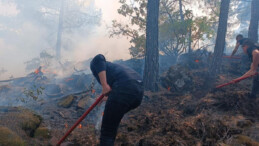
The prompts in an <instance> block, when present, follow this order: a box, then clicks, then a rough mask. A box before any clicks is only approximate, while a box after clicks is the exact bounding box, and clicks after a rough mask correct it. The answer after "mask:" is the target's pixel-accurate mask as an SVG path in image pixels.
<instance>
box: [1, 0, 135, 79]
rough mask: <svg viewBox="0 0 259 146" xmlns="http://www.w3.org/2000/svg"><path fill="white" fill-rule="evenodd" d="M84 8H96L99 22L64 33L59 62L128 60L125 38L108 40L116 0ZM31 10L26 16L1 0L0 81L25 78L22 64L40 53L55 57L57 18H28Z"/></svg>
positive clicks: (18, 9) (35, 16) (115, 11)
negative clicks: (101, 56)
mask: <svg viewBox="0 0 259 146" xmlns="http://www.w3.org/2000/svg"><path fill="white" fill-rule="evenodd" d="M82 1H83V0H81V1H79V2H82ZM35 3H36V2H35ZM35 3H34V4H35ZM28 4H29V3H26V5H28ZM84 5H86V6H89V5H91V7H93V6H95V10H97V11H100V12H101V14H102V15H101V20H100V23H99V25H86V27H84V28H83V29H77V28H75V30H76V31H73V30H70V29H66V30H64V32H63V37H62V48H61V56H62V59H61V62H67V61H68V62H74V63H75V64H77V63H78V62H81V61H84V60H87V59H89V58H92V57H94V56H95V55H96V54H99V53H102V54H104V55H106V57H107V60H109V61H113V60H116V59H128V58H130V55H129V51H128V48H129V47H130V44H129V41H128V40H127V39H126V38H119V39H118V38H109V35H108V31H107V26H110V25H111V21H112V20H113V19H117V18H119V15H118V14H117V9H118V8H119V3H118V2H117V1H116V0H112V1H109V2H106V1H102V0H97V1H93V0H92V1H91V2H87V3H84ZM31 8H32V7H29V8H28V10H26V13H25V12H24V7H23V8H22V9H21V10H20V7H18V6H17V4H16V3H15V1H12V2H6V1H4V0H0V58H1V61H0V68H5V69H6V70H7V72H5V73H3V74H2V75H1V76H0V80H4V79H9V77H11V76H13V77H15V78H16V77H21V76H26V75H27V74H28V73H29V72H27V71H26V70H25V68H26V64H25V62H27V61H30V60H32V59H33V58H39V55H40V53H41V52H42V51H46V52H48V53H49V54H51V55H53V56H54V55H55V46H56V35H57V27H58V16H55V15H53V17H49V19H43V18H45V17H46V16H47V15H44V17H40V16H39V14H38V13H35V15H29V14H30V10H31ZM54 16H55V17H54ZM47 20H49V21H47ZM118 40H119V41H118ZM35 69H36V68H35ZM71 71H73V68H71Z"/></svg>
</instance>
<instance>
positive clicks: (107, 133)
mask: <svg viewBox="0 0 259 146" xmlns="http://www.w3.org/2000/svg"><path fill="white" fill-rule="evenodd" d="M143 93H144V89H143V85H142V83H139V82H138V81H135V80H134V81H127V82H125V83H123V84H118V85H114V86H113V87H112V91H111V92H110V94H109V97H108V100H107V102H106V105H105V109H104V115H103V119H102V127H101V137H100V146H113V145H114V141H115V138H116V135H117V130H118V127H119V124H120V121H121V119H122V118H123V116H124V114H126V113H127V112H128V111H130V110H132V109H135V108H136V107H138V106H139V105H140V104H141V101H142V97H143Z"/></svg>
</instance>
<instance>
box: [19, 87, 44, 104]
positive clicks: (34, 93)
mask: <svg viewBox="0 0 259 146" xmlns="http://www.w3.org/2000/svg"><path fill="white" fill-rule="evenodd" d="M44 90H45V88H44V87H41V86H40V87H37V86H36V85H33V86H32V87H31V88H29V89H27V88H24V91H23V94H24V95H26V96H27V97H31V98H32V99H33V100H35V101H36V100H38V99H39V96H40V95H42V93H43V91H44ZM21 101H22V102H26V100H25V99H24V98H21Z"/></svg>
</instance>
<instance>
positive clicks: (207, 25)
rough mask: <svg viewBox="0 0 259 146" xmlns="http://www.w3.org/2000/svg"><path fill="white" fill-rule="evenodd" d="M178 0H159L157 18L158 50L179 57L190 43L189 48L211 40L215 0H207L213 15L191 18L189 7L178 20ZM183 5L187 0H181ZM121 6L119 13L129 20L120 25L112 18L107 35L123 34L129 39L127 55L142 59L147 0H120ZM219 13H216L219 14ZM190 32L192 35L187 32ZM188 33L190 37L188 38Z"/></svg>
mask: <svg viewBox="0 0 259 146" xmlns="http://www.w3.org/2000/svg"><path fill="white" fill-rule="evenodd" d="M178 2H179V1H178V0H177V1H174V0H161V4H160V17H159V49H160V52H161V53H162V54H167V55H174V56H178V55H179V54H181V53H183V52H186V48H187V47H188V45H189V44H190V43H191V42H194V44H192V48H199V46H198V47H197V46H196V45H197V42H199V41H204V40H206V39H211V38H212V37H213V36H214V34H215V29H213V28H214V27H215V22H216V21H217V19H216V16H217V12H219V11H218V10H219V9H218V4H219V3H218V1H217V2H212V1H209V0H208V1H206V4H207V5H210V6H211V7H212V8H213V10H212V13H213V14H215V15H211V16H202V17H194V15H193V12H192V11H191V10H188V9H186V10H184V12H183V15H184V20H183V21H182V20H181V19H180V12H179V9H177V7H179V5H178ZM182 2H183V4H184V5H191V3H190V2H186V1H182ZM120 3H121V7H120V8H119V9H118V13H119V14H120V15H122V16H124V17H126V18H128V19H129V20H130V23H129V24H122V23H120V22H118V21H116V20H113V25H112V28H111V29H110V37H115V36H121V35H122V36H126V37H127V38H129V39H130V43H131V47H130V48H129V50H130V54H131V56H132V57H133V58H142V57H143V56H144V52H145V43H146V41H145V40H146V38H145V37H146V36H145V30H146V11H147V10H146V6H147V0H135V1H129V0H120ZM218 14H219V13H218ZM190 33H191V35H190ZM189 36H191V38H189Z"/></svg>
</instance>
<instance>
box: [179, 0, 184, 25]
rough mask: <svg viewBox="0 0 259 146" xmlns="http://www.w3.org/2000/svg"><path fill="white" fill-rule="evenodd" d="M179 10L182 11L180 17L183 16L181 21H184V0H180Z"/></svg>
mask: <svg viewBox="0 0 259 146" xmlns="http://www.w3.org/2000/svg"><path fill="white" fill-rule="evenodd" d="M179 11H180V17H181V21H182V22H183V21H184V16H183V4H182V0H179Z"/></svg>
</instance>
